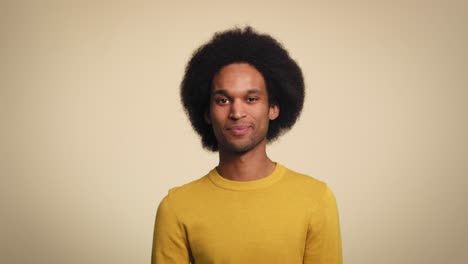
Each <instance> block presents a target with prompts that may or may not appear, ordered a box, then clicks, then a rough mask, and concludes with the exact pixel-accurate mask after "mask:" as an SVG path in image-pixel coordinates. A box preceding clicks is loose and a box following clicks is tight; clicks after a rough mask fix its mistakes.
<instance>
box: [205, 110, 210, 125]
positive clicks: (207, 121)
mask: <svg viewBox="0 0 468 264" xmlns="http://www.w3.org/2000/svg"><path fill="white" fill-rule="evenodd" d="M204 117H205V122H206V123H207V124H209V125H211V117H210V112H209V111H206V112H205V115H204Z"/></svg>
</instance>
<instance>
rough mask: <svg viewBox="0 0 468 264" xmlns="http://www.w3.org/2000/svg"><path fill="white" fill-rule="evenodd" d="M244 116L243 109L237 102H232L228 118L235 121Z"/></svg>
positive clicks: (240, 103)
mask: <svg viewBox="0 0 468 264" xmlns="http://www.w3.org/2000/svg"><path fill="white" fill-rule="evenodd" d="M244 116H245V108H244V106H243V104H242V102H240V101H239V100H237V101H234V102H233V103H232V104H231V112H230V113H229V118H231V119H234V120H237V119H241V118H243V117H244Z"/></svg>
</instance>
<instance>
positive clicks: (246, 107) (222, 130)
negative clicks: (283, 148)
mask: <svg viewBox="0 0 468 264" xmlns="http://www.w3.org/2000/svg"><path fill="white" fill-rule="evenodd" d="M181 98H182V103H183V105H184V107H185V110H186V112H187V114H188V116H189V118H190V121H191V123H192V126H193V128H194V129H195V131H196V132H197V133H198V134H199V135H200V136H201V140H202V144H203V146H204V147H205V148H207V149H208V150H210V151H218V153H219V164H218V166H217V167H216V168H214V169H212V170H211V171H210V172H209V173H208V174H207V175H205V176H203V177H201V178H199V179H198V180H195V181H193V182H191V183H188V184H185V185H183V186H180V187H176V188H173V189H171V190H170V191H169V193H168V195H167V196H166V197H165V198H164V199H163V200H162V201H161V203H160V205H159V208H158V212H157V216H156V224H155V230H154V241H153V252H152V263H153V264H166V263H197V264H205V263H233V264H234V263H236V264H237V263H239V264H241V263H242V264H246V263H255V264H257V263H268V264H271V263H288V264H295V263H298V264H299V263H306V264H312V263H317V264H325V263H327V264H338V263H342V254H341V237H340V228H339V221H338V211H337V206H336V201H335V198H334V196H333V193H332V192H331V191H330V189H329V188H328V187H327V185H326V184H325V183H323V182H321V181H319V180H317V179H314V178H312V177H309V176H307V175H303V174H300V173H297V172H295V171H293V170H290V169H288V168H286V167H285V166H283V165H282V164H280V163H278V162H274V161H272V160H271V159H270V158H269V157H268V155H267V152H266V145H267V143H268V142H271V141H274V140H275V139H276V138H278V137H279V136H280V135H281V134H282V133H284V132H285V131H286V130H288V129H290V128H291V127H292V126H293V125H294V123H295V122H296V120H297V118H298V116H299V114H300V112H301V110H302V105H303V102H304V82H303V77H302V73H301V70H300V68H299V66H298V65H297V64H296V62H294V60H292V59H291V58H290V56H289V54H288V52H287V51H286V50H285V49H284V48H283V46H282V45H281V44H279V43H278V42H277V41H276V40H275V39H273V38H272V37H271V36H269V35H266V34H260V33H257V32H255V31H254V30H253V29H251V28H250V27H247V28H245V29H233V30H229V31H225V32H221V33H217V34H215V36H214V37H213V39H212V40H210V41H209V42H208V43H206V44H205V45H203V46H202V47H200V48H199V49H198V50H197V51H196V52H195V53H194V55H193V56H192V58H191V60H190V61H189V63H188V65H187V68H186V72H185V76H184V79H183V81H182V85H181Z"/></svg>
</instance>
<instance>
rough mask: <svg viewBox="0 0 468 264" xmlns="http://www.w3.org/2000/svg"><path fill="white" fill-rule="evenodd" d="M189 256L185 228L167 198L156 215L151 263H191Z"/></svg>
mask: <svg viewBox="0 0 468 264" xmlns="http://www.w3.org/2000/svg"><path fill="white" fill-rule="evenodd" d="M189 255H190V254H189V249H188V246H187V239H186V234H185V231H184V228H183V226H182V224H181V223H180V222H179V220H178V219H177V216H176V214H175V212H174V209H173V208H171V206H170V199H169V197H168V196H166V197H165V198H164V199H163V200H162V201H161V203H160V204H159V207H158V211H157V213H156V223H155V226H154V236H153V250H152V255H151V263H152V264H169V263H177V264H179V263H190V259H189Z"/></svg>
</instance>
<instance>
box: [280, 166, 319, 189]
mask: <svg viewBox="0 0 468 264" xmlns="http://www.w3.org/2000/svg"><path fill="white" fill-rule="evenodd" d="M283 184H285V185H288V186H290V187H291V188H294V189H296V190H298V191H301V190H303V191H305V192H307V193H316V194H319V193H323V192H325V191H326V190H327V189H328V186H327V184H326V183H325V182H324V181H322V180H319V179H317V178H315V177H314V176H311V175H307V174H304V173H301V172H297V171H294V170H292V169H289V168H286V169H285V175H284V183H283Z"/></svg>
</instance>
